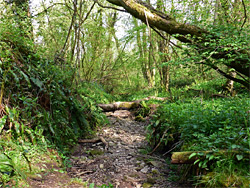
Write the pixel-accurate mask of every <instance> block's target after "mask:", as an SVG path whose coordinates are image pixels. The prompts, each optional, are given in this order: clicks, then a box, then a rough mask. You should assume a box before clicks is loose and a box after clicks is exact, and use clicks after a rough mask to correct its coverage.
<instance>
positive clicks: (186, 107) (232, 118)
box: [147, 98, 250, 187]
mask: <svg viewBox="0 0 250 188" xmlns="http://www.w3.org/2000/svg"><path fill="white" fill-rule="evenodd" d="M249 104H250V99H249V98H229V99H213V100H202V98H197V99H192V100H191V101H189V100H186V101H177V102H175V103H166V104H164V105H162V106H161V108H159V109H158V111H157V112H156V114H155V115H154V116H153V120H152V123H151V124H150V125H149V126H148V127H147V129H148V136H147V138H148V140H149V142H150V143H151V145H152V146H156V145H157V144H158V143H159V142H160V141H161V139H162V137H163V141H161V143H162V146H161V147H160V148H161V149H163V148H164V150H167V151H168V150H170V149H172V148H173V147H175V150H177V151H211V153H208V154H204V153H202V152H194V153H193V154H192V155H191V156H190V157H194V156H195V157H197V160H196V161H195V163H194V164H197V165H198V167H199V168H201V169H205V170H207V171H210V172H216V173H217V175H218V173H219V172H217V170H218V169H219V168H220V167H221V164H222V163H223V164H225V163H227V162H228V161H233V164H236V163H237V164H240V165H241V166H242V167H244V165H247V164H248V163H249V158H248V157H247V156H248V154H249V152H250V150H249V131H250V130H249V124H250V122H249V113H247V112H248V111H249ZM223 150H224V151H229V152H230V151H235V150H236V151H238V153H237V152H236V153H234V152H232V153H231V154H230V155H224V154H223V152H222V153H221V154H220V155H214V154H213V152H215V153H216V152H220V151H223ZM223 167H224V168H226V165H225V166H224V165H223ZM244 169H245V168H242V169H238V170H239V173H237V171H235V170H233V172H230V173H234V174H235V176H242V175H240V174H241V173H242V174H244V173H245V172H246V171H245V170H244ZM227 173H229V171H228V172H227ZM246 175H247V174H245V176H246ZM218 176H220V175H218ZM207 180H208V179H207ZM209 181H210V180H209ZM243 181H245V180H243V179H242V181H241V180H237V185H238V186H241V185H242V183H243ZM203 183H205V184H207V185H209V183H208V182H206V181H205V180H204V181H203ZM217 183H218V182H217ZM231 183H233V182H231ZM234 183H236V182H234ZM211 185H212V184H211ZM211 185H210V186H211ZM219 185H220V184H217V185H216V186H219ZM230 185H231V184H230ZM212 187H213V186H212Z"/></svg>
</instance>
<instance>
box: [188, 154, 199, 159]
mask: <svg viewBox="0 0 250 188" xmlns="http://www.w3.org/2000/svg"><path fill="white" fill-rule="evenodd" d="M196 155H197V153H192V154H191V155H189V159H191V158H192V157H194V156H196Z"/></svg>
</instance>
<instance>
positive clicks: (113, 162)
mask: <svg viewBox="0 0 250 188" xmlns="http://www.w3.org/2000/svg"><path fill="white" fill-rule="evenodd" d="M107 116H108V118H109V120H110V124H111V125H110V126H106V127H103V128H101V130H100V131H99V133H98V136H99V137H101V138H103V139H104V140H105V141H106V143H103V142H99V143H94V144H93V143H83V144H81V145H79V146H78V148H76V150H75V152H74V153H73V155H72V159H71V161H72V163H73V166H72V168H71V169H69V174H70V175H71V176H73V177H78V178H79V177H80V178H81V179H83V181H89V182H92V183H95V185H99V186H100V185H103V184H106V185H107V184H108V183H111V184H112V185H113V186H114V187H117V188H118V187H119V188H140V187H143V188H146V187H152V188H153V187H155V188H161V187H162V188H163V187H164V188H167V187H181V186H178V185H177V184H175V183H173V182H170V181H168V180H167V177H168V174H169V172H170V170H169V167H168V165H167V164H166V163H165V161H164V159H163V158H160V157H159V156H156V155H152V156H151V155H147V154H142V153H143V151H145V148H146V146H147V142H146V140H145V135H146V131H145V127H146V124H147V123H146V122H136V121H134V120H133V118H132V116H131V114H130V112H129V111H126V110H118V111H115V112H114V113H111V112H109V113H107ZM105 147H106V148H105ZM144 153H145V152H144Z"/></svg>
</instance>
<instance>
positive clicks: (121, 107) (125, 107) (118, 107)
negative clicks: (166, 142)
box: [98, 96, 168, 112]
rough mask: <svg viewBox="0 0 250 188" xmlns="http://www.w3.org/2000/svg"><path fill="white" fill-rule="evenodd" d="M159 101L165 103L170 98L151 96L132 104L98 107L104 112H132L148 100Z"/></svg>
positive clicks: (120, 103)
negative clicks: (131, 110)
mask: <svg viewBox="0 0 250 188" xmlns="http://www.w3.org/2000/svg"><path fill="white" fill-rule="evenodd" d="M151 99H154V100H159V101H165V100H167V99H168V98H166V97H164V98H162V97H155V96H150V97H146V98H143V99H139V100H135V101H132V102H115V103H111V104H98V106H99V107H100V108H101V109H102V110H103V111H104V112H110V111H116V110H130V109H134V108H138V107H140V102H142V101H148V100H151Z"/></svg>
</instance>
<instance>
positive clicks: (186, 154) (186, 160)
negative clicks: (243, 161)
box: [171, 150, 250, 164]
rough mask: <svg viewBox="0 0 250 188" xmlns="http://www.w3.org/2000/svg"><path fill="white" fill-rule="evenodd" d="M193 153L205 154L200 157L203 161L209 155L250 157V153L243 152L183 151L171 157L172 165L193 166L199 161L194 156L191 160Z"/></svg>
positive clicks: (174, 153)
mask: <svg viewBox="0 0 250 188" xmlns="http://www.w3.org/2000/svg"><path fill="white" fill-rule="evenodd" d="M192 153H203V155H199V159H203V158H205V157H206V155H207V154H213V155H214V156H219V155H235V156H236V155H237V154H239V155H244V156H248V157H249V156H250V152H242V151H239V150H219V151H216V152H215V151H183V152H173V154H172V157H171V163H172V164H193V163H194V162H195V161H196V160H197V159H198V156H193V157H191V158H190V155H191V154H192Z"/></svg>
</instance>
